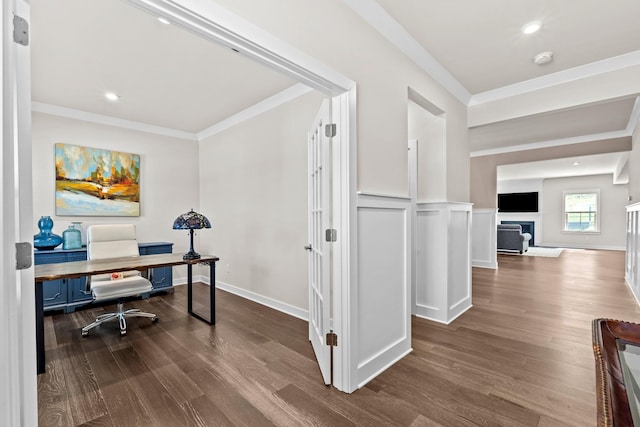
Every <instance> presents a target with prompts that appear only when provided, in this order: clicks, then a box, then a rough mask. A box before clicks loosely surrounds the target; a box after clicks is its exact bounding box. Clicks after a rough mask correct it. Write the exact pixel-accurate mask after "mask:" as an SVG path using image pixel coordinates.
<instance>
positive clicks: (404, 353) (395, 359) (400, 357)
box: [358, 348, 413, 388]
mask: <svg viewBox="0 0 640 427" xmlns="http://www.w3.org/2000/svg"><path fill="white" fill-rule="evenodd" d="M412 351H413V348H409V349H408V350H406V351H404V352H403V353H401V354H399V355H398V356H397V357H395V358H394V359H393V360H391V361H389V362H388V363H387V364H385V365H384V366H383V367H382V368H380V369H379V370H377V371H376V372H374V373H373V374H371V375H369V376H368V377H367V378H366V379H364V380H363V381H361V382H360V384H358V388H362V387H364V386H365V385H366V384H367V383H368V382H369V381H371V380H373V379H374V378H376V377H377V376H378V375H380V374H381V373H383V372H384V371H386V370H387V369H389V368H390V367H391V366H393V365H394V364H395V363H397V362H398V361H399V360H400V359H402V358H403V357H405V356H406V355H407V354H409V353H411V352H412Z"/></svg>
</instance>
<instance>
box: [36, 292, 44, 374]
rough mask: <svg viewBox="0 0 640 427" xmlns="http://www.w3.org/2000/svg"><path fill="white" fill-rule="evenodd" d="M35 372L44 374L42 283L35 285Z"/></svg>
mask: <svg viewBox="0 0 640 427" xmlns="http://www.w3.org/2000/svg"><path fill="white" fill-rule="evenodd" d="M36 359H37V364H36V370H37V372H38V374H44V371H45V361H44V296H43V291H42V283H36Z"/></svg>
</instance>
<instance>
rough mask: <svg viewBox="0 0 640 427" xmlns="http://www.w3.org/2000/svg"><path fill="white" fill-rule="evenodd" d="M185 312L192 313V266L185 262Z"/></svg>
mask: <svg viewBox="0 0 640 427" xmlns="http://www.w3.org/2000/svg"><path fill="white" fill-rule="evenodd" d="M187 312H188V313H189V314H193V266H192V265H191V264H187Z"/></svg>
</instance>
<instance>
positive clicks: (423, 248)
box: [413, 202, 472, 324]
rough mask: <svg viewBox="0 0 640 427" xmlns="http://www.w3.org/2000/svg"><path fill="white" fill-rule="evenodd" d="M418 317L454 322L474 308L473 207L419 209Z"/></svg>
mask: <svg viewBox="0 0 640 427" xmlns="http://www.w3.org/2000/svg"><path fill="white" fill-rule="evenodd" d="M416 213H417V215H416V216H417V219H416V222H417V227H416V236H415V238H416V239H417V243H416V247H417V253H416V254H415V263H416V284H415V292H416V295H415V301H416V302H415V306H414V307H413V313H415V314H416V315H417V316H420V317H424V318H427V319H430V320H434V321H436V322H441V323H447V324H448V323H451V322H452V321H453V320H454V319H455V318H456V317H458V316H460V315H461V314H462V313H464V312H465V311H466V310H468V309H469V308H471V221H472V217H471V204H470V203H451V202H448V203H420V204H418V206H417V210H416Z"/></svg>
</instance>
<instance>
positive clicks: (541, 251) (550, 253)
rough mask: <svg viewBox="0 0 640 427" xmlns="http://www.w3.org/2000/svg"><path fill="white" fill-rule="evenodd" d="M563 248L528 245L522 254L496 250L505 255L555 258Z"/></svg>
mask: <svg viewBox="0 0 640 427" xmlns="http://www.w3.org/2000/svg"><path fill="white" fill-rule="evenodd" d="M563 250H564V248H545V247H543V246H530V247H529V250H528V251H527V252H525V253H523V254H520V253H518V252H498V253H500V254H505V255H523V256H542V257H548V258H556V257H558V256H560V254H561V253H562V251H563Z"/></svg>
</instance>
